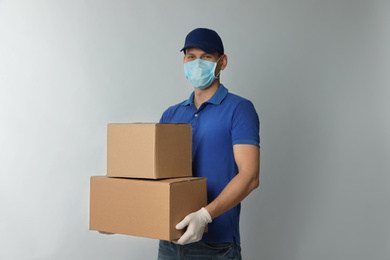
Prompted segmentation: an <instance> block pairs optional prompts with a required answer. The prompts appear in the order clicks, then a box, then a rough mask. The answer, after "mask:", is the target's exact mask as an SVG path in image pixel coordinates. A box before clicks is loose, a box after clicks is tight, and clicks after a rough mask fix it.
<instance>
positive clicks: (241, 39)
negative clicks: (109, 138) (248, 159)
mask: <svg viewBox="0 0 390 260" xmlns="http://www.w3.org/2000/svg"><path fill="white" fill-rule="evenodd" d="M196 27H208V28H212V29H215V30H216V31H217V32H218V33H219V34H220V36H221V37H222V39H223V41H224V44H225V49H226V53H227V55H228V58H229V64H228V67H227V69H226V70H225V71H224V72H223V74H222V76H221V77H222V78H221V79H222V83H224V84H225V86H226V87H227V88H228V89H229V90H230V91H231V92H233V93H236V94H239V95H242V96H244V97H247V98H249V99H250V100H252V102H253V103H254V105H255V107H256V109H257V111H258V113H259V116H260V122H261V147H262V148H261V154H262V158H261V184H260V188H259V189H258V190H256V191H255V192H254V193H252V194H251V195H250V196H249V197H248V198H247V199H246V200H245V201H244V203H243V213H242V219H241V233H242V242H243V244H242V249H243V257H244V259H265V260H311V259H316V260H328V259H340V260H345V259H351V260H352V259H353V260H366V259H375V260H388V259H390V258H389V257H390V222H389V220H390V208H389V205H390V189H389V184H390V177H389V173H390V166H389V159H390V134H389V133H390V120H389V114H390V102H388V99H389V96H390V73H389V69H390V48H389V46H390V2H389V1H385V0H383V1H379V0H378V1H376V0H372V1H359V0H356V1H353V0H329V1H319V0H313V1H309V0H296V1H290V0H278V1H267V0H260V1H259V0H257V1H233V0H224V1H205V0H201V1H182V0H172V1H142V0H137V1H134V0H131V1H119V0H114V1H112V0H111V1H108V0H106V1H104V0H99V1H92V0H86V1H76V0H66V1H65V0H56V1H49V0H37V1H26V0H24V1H23V0H20V1H18V0H15V1H11V0H0V120H1V121H0V122H1V127H0V159H1V164H0V171H1V175H0V259H5V260H8V259H10V260H11V259H12V260H13V259H23V260H25V259H56V260H62V259H64V260H65V259H96V260H99V259H156V256H157V241H155V240H152V239H145V238H138V237H131V236H122V235H113V236H104V235H99V234H97V232H93V231H88V217H89V208H88V207H89V177H90V176H92V175H104V174H105V171H106V125H107V123H112V122H156V121H158V120H159V118H160V115H161V114H162V112H163V111H164V110H165V109H166V108H167V107H168V106H170V105H173V104H176V103H178V102H180V101H182V100H184V99H186V98H187V97H188V96H189V94H190V92H191V87H190V86H189V84H188V83H187V82H186V80H185V78H184V72H183V67H182V54H181V53H179V50H180V49H181V48H182V45H183V43H184V37H185V35H186V34H187V33H188V32H189V31H190V30H192V29H194V28H196Z"/></svg>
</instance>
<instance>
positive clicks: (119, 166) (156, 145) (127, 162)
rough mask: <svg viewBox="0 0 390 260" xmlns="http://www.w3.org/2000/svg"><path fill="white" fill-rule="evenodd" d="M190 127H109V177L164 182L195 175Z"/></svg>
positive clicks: (148, 125) (119, 125) (122, 125)
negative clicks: (192, 162) (163, 180)
mask: <svg viewBox="0 0 390 260" xmlns="http://www.w3.org/2000/svg"><path fill="white" fill-rule="evenodd" d="M191 153H192V128H191V125H190V124H157V123H146V124H145V123H134V124H108V126H107V176H110V177H125V178H146V179H163V178H174V177H185V176H192V168H191V159H192V158H191Z"/></svg>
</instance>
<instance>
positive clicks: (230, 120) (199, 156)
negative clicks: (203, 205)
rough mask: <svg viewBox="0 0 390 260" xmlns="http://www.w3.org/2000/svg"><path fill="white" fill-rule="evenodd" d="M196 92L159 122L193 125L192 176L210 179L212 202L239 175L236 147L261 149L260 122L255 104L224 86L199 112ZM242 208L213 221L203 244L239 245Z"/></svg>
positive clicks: (235, 208) (209, 196) (171, 109)
mask: <svg viewBox="0 0 390 260" xmlns="http://www.w3.org/2000/svg"><path fill="white" fill-rule="evenodd" d="M193 100H194V92H193V93H192V94H191V96H190V98H189V99H188V100H185V101H184V102H182V103H179V104H177V105H174V106H171V107H170V108H168V109H167V110H166V111H165V112H164V113H163V115H162V117H161V119H160V123H188V124H191V126H192V173H193V176H196V177H206V178H207V197H208V202H209V203H210V202H211V201H213V200H214V199H215V198H216V197H217V196H218V195H219V194H220V193H221V191H222V190H223V189H224V188H225V186H226V185H227V184H228V183H229V182H230V181H231V180H232V179H233V178H234V176H236V175H237V173H238V168H237V165H236V163H235V160H234V154H233V145H235V144H252V145H257V146H259V144H260V137H259V119H258V116H257V113H256V110H255V108H254V106H253V104H252V103H251V102H250V101H249V100H247V99H244V98H242V97H240V96H237V95H234V94H232V93H229V92H228V90H227V89H226V88H225V87H224V86H223V85H222V84H221V85H220V86H219V88H218V90H217V92H215V94H214V95H213V96H212V97H211V98H210V99H209V100H208V101H207V102H205V103H203V104H202V105H201V106H200V107H199V109H197V108H196V107H195V105H194V102H193ZM240 209H241V205H240V204H238V205H237V206H235V207H234V208H232V209H231V210H229V211H227V212H225V213H224V214H222V215H220V216H218V217H216V218H215V219H213V222H212V223H210V224H209V225H208V233H205V234H204V235H203V239H202V241H203V242H206V243H223V242H236V243H237V244H240V233H239V216H240Z"/></svg>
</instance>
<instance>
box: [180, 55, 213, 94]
mask: <svg viewBox="0 0 390 260" xmlns="http://www.w3.org/2000/svg"><path fill="white" fill-rule="evenodd" d="M219 59H220V58H219ZM219 59H218V60H217V62H212V61H206V60H202V59H196V60H193V61H189V62H186V63H185V64H184V72H185V74H186V77H187V79H188V80H189V81H190V82H191V84H192V85H193V86H194V87H196V88H197V89H206V88H208V87H210V86H211V84H213V82H214V80H215V79H217V78H218V75H217V76H214V74H215V68H216V67H217V63H218V61H219Z"/></svg>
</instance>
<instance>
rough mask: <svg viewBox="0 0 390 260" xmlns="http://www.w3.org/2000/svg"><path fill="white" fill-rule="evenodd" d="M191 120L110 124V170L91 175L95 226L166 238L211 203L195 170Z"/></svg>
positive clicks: (175, 234)
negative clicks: (185, 218) (101, 173)
mask: <svg viewBox="0 0 390 260" xmlns="http://www.w3.org/2000/svg"><path fill="white" fill-rule="evenodd" d="M191 137H192V129H191V125H189V124H158V123H149V124H142V123H137V124H108V129H107V175H106V176H93V177H91V197H90V230H98V231H103V232H108V233H118V234H125V235H134V236H141V237H148V238H156V239H163V240H169V241H172V240H175V239H178V238H179V237H180V236H181V235H182V234H183V231H178V230H176V229H175V226H176V224H177V223H179V222H180V221H181V220H182V219H183V218H184V217H185V216H186V215H187V214H189V213H191V212H194V211H197V210H199V209H200V208H201V207H203V206H205V205H206V204H207V188H206V179H205V178H195V177H191V176H192V170H191V169H192V167H191V151H192V139H191Z"/></svg>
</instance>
